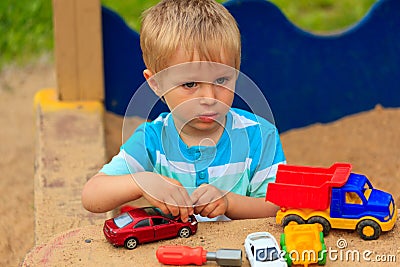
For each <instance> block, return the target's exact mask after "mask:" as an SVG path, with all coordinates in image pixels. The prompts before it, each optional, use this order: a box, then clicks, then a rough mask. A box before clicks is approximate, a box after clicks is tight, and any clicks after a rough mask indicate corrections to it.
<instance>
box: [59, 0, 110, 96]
mask: <svg viewBox="0 0 400 267" xmlns="http://www.w3.org/2000/svg"><path fill="white" fill-rule="evenodd" d="M52 1H53V22H54V40H55V42H54V46H55V60H56V77H57V90H58V97H59V100H64V101H80V100H82V101H85V100H94V101H103V99H104V77H103V76H104V75H103V50H102V49H103V48H102V31H101V9H100V6H101V5H100V0H52Z"/></svg>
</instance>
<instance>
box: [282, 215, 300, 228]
mask: <svg viewBox="0 0 400 267" xmlns="http://www.w3.org/2000/svg"><path fill="white" fill-rule="evenodd" d="M304 223H305V221H304V220H303V218H301V217H300V216H299V215H294V214H291V215H287V216H285V217H284V218H283V220H282V226H283V228H285V226H287V225H289V224H304Z"/></svg>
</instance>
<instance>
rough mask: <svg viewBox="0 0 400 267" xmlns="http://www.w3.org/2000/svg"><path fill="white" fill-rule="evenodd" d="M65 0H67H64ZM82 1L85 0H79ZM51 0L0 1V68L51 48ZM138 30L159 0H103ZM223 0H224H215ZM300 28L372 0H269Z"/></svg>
mask: <svg viewBox="0 0 400 267" xmlns="http://www.w3.org/2000/svg"><path fill="white" fill-rule="evenodd" d="M66 1H67V0H66ZM82 1H85V0H82ZM51 2H52V1H51V0H1V1H0V36H1V38H0V70H1V69H2V67H3V66H4V65H6V64H17V65H19V64H24V63H27V62H28V61H30V60H33V59H35V58H36V57H38V56H40V55H41V54H42V53H46V52H49V51H52V49H53V21H52V3H51ZM101 2H102V4H103V5H105V6H108V7H110V8H111V9H113V10H115V11H117V12H118V13H119V14H121V16H122V17H123V18H124V19H125V20H126V21H127V23H128V24H129V25H130V26H131V27H132V28H134V29H136V30H139V27H140V26H139V25H140V14H141V13H142V11H143V10H145V9H147V8H148V7H150V6H152V5H154V4H155V3H157V2H158V0H102V1H101ZM218 2H223V0H218ZM271 2H273V3H275V4H276V5H277V6H279V7H280V8H281V10H282V11H283V13H284V14H285V15H286V16H287V17H288V18H289V20H291V21H292V22H293V23H294V24H296V25H298V26H299V27H301V28H302V29H305V30H308V31H313V32H318V33H326V32H332V31H338V30H341V29H343V28H346V27H348V26H350V25H352V24H354V23H356V22H357V21H359V20H360V19H361V18H362V17H363V16H364V14H365V13H366V12H367V11H368V10H369V8H370V7H371V5H372V4H373V3H374V2H375V0H271Z"/></svg>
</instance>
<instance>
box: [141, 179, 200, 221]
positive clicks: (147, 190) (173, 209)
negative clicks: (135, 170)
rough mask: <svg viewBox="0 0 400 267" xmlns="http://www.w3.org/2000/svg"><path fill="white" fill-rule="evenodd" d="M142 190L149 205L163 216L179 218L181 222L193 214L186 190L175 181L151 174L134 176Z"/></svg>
mask: <svg viewBox="0 0 400 267" xmlns="http://www.w3.org/2000/svg"><path fill="white" fill-rule="evenodd" d="M134 179H135V181H136V183H137V184H138V185H139V187H140V188H141V190H142V195H143V197H144V198H145V199H147V201H149V202H150V204H151V205H153V206H155V207H157V208H159V209H161V211H162V212H164V213H165V214H172V215H173V216H174V217H175V216H179V217H180V218H181V220H182V221H183V222H186V221H188V218H189V216H190V215H192V214H193V205H192V201H191V199H190V197H189V195H188V193H187V190H186V189H185V188H184V187H183V186H182V184H181V183H180V182H178V181H177V180H175V179H172V178H169V177H165V176H162V175H159V174H155V173H153V174H152V175H150V176H149V175H146V176H141V177H136V176H134Z"/></svg>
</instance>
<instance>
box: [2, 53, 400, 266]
mask: <svg viewBox="0 0 400 267" xmlns="http://www.w3.org/2000/svg"><path fill="white" fill-rule="evenodd" d="M54 86H55V76H54V68H53V65H52V64H49V63H48V61H47V60H44V61H43V62H42V61H41V62H39V63H36V64H34V65H30V66H27V67H24V68H18V69H17V68H8V69H7V70H5V71H3V72H2V73H1V74H0V111H1V116H0V124H1V125H2V127H1V131H0V140H1V146H0V154H1V158H2V160H1V161H0V173H1V174H0V177H1V179H0V183H1V186H0V190H1V191H0V203H1V205H0V212H1V216H0V231H1V233H2V235H1V237H0V266H16V265H18V264H20V263H21V261H22V259H23V257H24V256H25V255H26V253H27V252H28V251H29V250H30V249H31V248H32V247H33V240H34V235H33V225H34V221H33V181H32V179H33V175H34V170H33V166H34V164H33V162H34V149H35V142H34V117H33V106H32V103H33V96H34V94H35V92H36V91H37V90H40V89H42V88H48V87H54ZM114 119H115V118H114ZM112 123H113V124H112V125H114V127H115V126H117V127H116V128H118V125H119V122H118V120H117V121H115V120H114V121H113V122H112ZM399 125H400V109H383V108H380V107H379V106H378V107H377V108H375V109H374V110H371V111H367V112H363V113H359V114H355V115H352V116H348V117H345V118H343V119H341V120H338V121H336V122H332V123H329V124H315V125H312V126H309V127H306V128H303V129H296V130H292V131H289V132H287V133H285V134H283V135H282V143H283V146H284V149H285V153H286V156H287V159H288V163H291V164H298V165H301V164H305V165H321V166H330V165H331V164H332V163H333V162H337V161H344V162H350V163H352V164H353V170H354V171H355V172H360V173H363V174H366V175H367V176H368V177H369V178H370V179H371V180H372V182H373V184H374V185H375V186H376V187H378V188H381V189H384V190H387V191H389V192H391V193H392V194H393V195H394V197H395V199H396V202H397V205H399V204H400V190H399V188H400V183H399V182H398V181H399V179H400V161H399V156H400V153H399V147H400V135H399V133H398V126H399ZM114 127H113V128H114ZM109 129H110V128H108V132H107V135H108V136H109V139H111V140H113V141H112V145H111V146H110V147H109V149H110V151H115V150H116V147H117V146H118V145H119V144H118V142H119V140H121V135H120V134H119V133H118V131H116V132H113V131H111V132H110V130H109ZM115 138H116V139H115ZM110 144H111V143H110Z"/></svg>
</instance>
